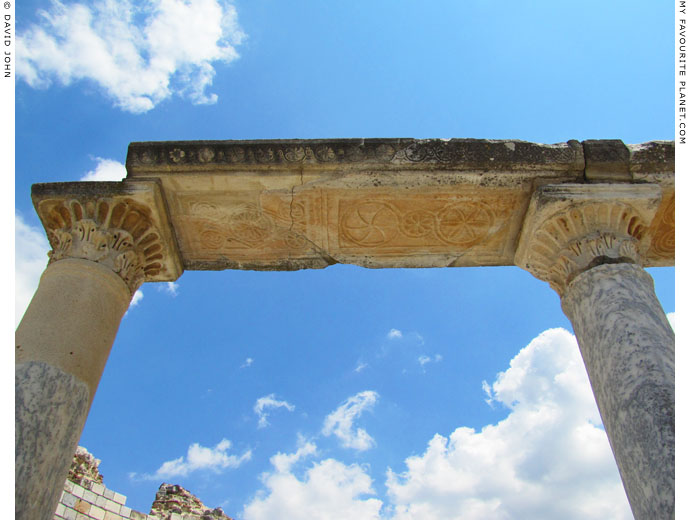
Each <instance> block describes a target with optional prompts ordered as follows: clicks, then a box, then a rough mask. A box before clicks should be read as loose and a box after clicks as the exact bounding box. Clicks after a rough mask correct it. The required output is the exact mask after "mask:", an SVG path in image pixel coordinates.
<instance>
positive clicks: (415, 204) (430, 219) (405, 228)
mask: <svg viewBox="0 0 690 520" xmlns="http://www.w3.org/2000/svg"><path fill="white" fill-rule="evenodd" d="M513 203H514V201H513V200H512V199H511V200H508V199H503V200H502V201H496V204H495V205H489V204H487V203H485V202H481V201H476V200H471V199H467V200H452V199H448V200H440V201H439V200H436V201H432V202H429V201H428V200H424V201H420V200H390V201H387V200H376V199H373V200H368V199H364V200H357V201H344V202H343V203H341V208H340V237H341V246H343V247H366V248H378V247H386V246H391V247H398V246H405V245H408V246H412V245H415V246H419V247H434V246H440V247H447V246H456V247H458V248H459V249H467V248H470V247H472V246H474V245H476V244H478V243H479V242H481V241H482V240H485V239H487V237H489V236H490V235H491V234H492V233H494V232H495V231H496V230H497V229H498V228H500V227H501V226H502V225H503V224H504V222H505V217H506V216H507V214H508V213H509V210H510V208H511V207H512V205H513ZM420 205H422V206H423V207H419V206H420Z"/></svg>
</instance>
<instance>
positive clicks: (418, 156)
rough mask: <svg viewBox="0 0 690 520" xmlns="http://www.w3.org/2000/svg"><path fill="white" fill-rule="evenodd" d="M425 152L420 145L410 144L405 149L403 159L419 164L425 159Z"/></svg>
mask: <svg viewBox="0 0 690 520" xmlns="http://www.w3.org/2000/svg"><path fill="white" fill-rule="evenodd" d="M426 156H427V150H426V148H425V147H424V146H423V145H422V144H420V143H412V144H411V145H409V146H408V147H407V148H405V157H407V160H408V161H412V162H419V161H423V160H424V159H426Z"/></svg>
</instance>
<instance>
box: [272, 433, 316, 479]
mask: <svg viewBox="0 0 690 520" xmlns="http://www.w3.org/2000/svg"><path fill="white" fill-rule="evenodd" d="M297 444H298V446H299V447H298V448H297V451H296V452H295V453H281V452H278V453H276V454H275V455H273V457H271V464H272V465H273V467H274V468H275V470H276V471H277V472H278V473H288V472H289V471H290V470H291V469H292V467H293V466H294V465H295V464H296V463H297V462H299V461H300V460H302V459H305V458H307V457H309V456H311V455H315V454H316V444H314V443H313V442H307V441H306V440H305V439H304V438H303V437H301V436H300V437H299V441H298V443H297Z"/></svg>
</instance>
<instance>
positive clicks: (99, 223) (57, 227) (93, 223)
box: [41, 198, 163, 293]
mask: <svg viewBox="0 0 690 520" xmlns="http://www.w3.org/2000/svg"><path fill="white" fill-rule="evenodd" d="M41 210H42V211H41V212H42V213H43V214H42V217H43V221H44V223H45V225H46V231H47V233H48V238H49V240H50V245H51V247H52V248H53V249H52V251H50V253H48V255H49V256H50V262H51V263H52V262H56V261H58V260H62V259H64V258H83V259H85V260H91V261H93V262H98V263H99V264H102V265H104V266H107V267H109V268H110V269H112V270H113V272H115V273H116V274H118V275H119V276H120V277H121V278H122V279H123V280H124V282H125V283H126V284H127V286H128V287H129V288H130V290H131V291H132V293H134V291H136V289H137V288H138V287H139V286H140V285H141V284H142V283H143V282H144V280H145V279H146V277H147V276H155V275H157V274H158V273H159V271H160V270H161V268H162V260H163V247H162V244H161V239H160V235H159V233H158V232H157V230H156V229H155V228H154V226H153V223H152V221H151V218H150V212H149V210H148V209H147V208H145V207H144V206H142V205H140V204H137V203H135V202H133V201H129V200H124V201H122V200H120V201H114V200H112V199H108V198H102V199H98V200H96V201H95V202H92V201H89V202H82V201H79V200H75V199H73V200H66V201H60V202H57V201H56V202H55V203H53V204H50V205H47V206H44V207H42V208H41Z"/></svg>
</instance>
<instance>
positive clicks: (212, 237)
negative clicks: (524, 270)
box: [199, 228, 225, 249]
mask: <svg viewBox="0 0 690 520" xmlns="http://www.w3.org/2000/svg"><path fill="white" fill-rule="evenodd" d="M199 238H200V239H201V245H202V247H206V248H208V249H220V248H221V247H222V246H223V244H224V243H225V237H224V236H223V234H222V233H220V232H219V231H218V230H216V229H211V228H206V229H204V230H203V231H202V232H201V233H200V235H199Z"/></svg>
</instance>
